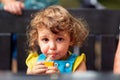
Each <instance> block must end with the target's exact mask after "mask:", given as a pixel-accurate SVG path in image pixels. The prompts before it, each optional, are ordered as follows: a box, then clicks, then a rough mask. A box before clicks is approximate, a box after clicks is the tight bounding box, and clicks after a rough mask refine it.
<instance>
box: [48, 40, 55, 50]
mask: <svg viewBox="0 0 120 80" xmlns="http://www.w3.org/2000/svg"><path fill="white" fill-rule="evenodd" d="M49 46H50V49H52V50H55V49H56V43H55V42H50V45H49Z"/></svg>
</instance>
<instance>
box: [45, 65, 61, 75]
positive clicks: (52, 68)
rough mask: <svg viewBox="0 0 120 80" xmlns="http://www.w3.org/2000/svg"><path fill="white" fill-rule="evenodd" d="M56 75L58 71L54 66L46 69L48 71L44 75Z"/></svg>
mask: <svg viewBox="0 0 120 80" xmlns="http://www.w3.org/2000/svg"><path fill="white" fill-rule="evenodd" d="M56 73H57V74H59V73H60V71H59V70H58V68H57V67H55V66H51V67H48V69H47V71H46V74H56Z"/></svg>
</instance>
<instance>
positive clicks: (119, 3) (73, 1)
mask: <svg viewBox="0 0 120 80" xmlns="http://www.w3.org/2000/svg"><path fill="white" fill-rule="evenodd" d="M98 1H99V2H100V3H101V4H102V5H103V6H105V7H106V8H107V9H120V0H98ZM59 4H60V5H62V6H64V7H65V8H80V0H59Z"/></svg>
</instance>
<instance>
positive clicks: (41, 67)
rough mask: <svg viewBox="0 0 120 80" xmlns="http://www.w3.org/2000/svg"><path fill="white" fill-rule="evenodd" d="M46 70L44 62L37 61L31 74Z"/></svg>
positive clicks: (41, 72)
mask: <svg viewBox="0 0 120 80" xmlns="http://www.w3.org/2000/svg"><path fill="white" fill-rule="evenodd" d="M47 70H48V67H46V66H45V65H44V62H37V63H36V64H35V65H34V66H33V69H32V74H35V75H38V74H45V73H46V71H47Z"/></svg>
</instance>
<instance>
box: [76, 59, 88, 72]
mask: <svg viewBox="0 0 120 80" xmlns="http://www.w3.org/2000/svg"><path fill="white" fill-rule="evenodd" d="M86 70H87V69H86V64H85V62H84V61H82V62H81V64H80V65H79V66H78V68H77V69H76V70H75V71H77V72H81V71H86Z"/></svg>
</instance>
